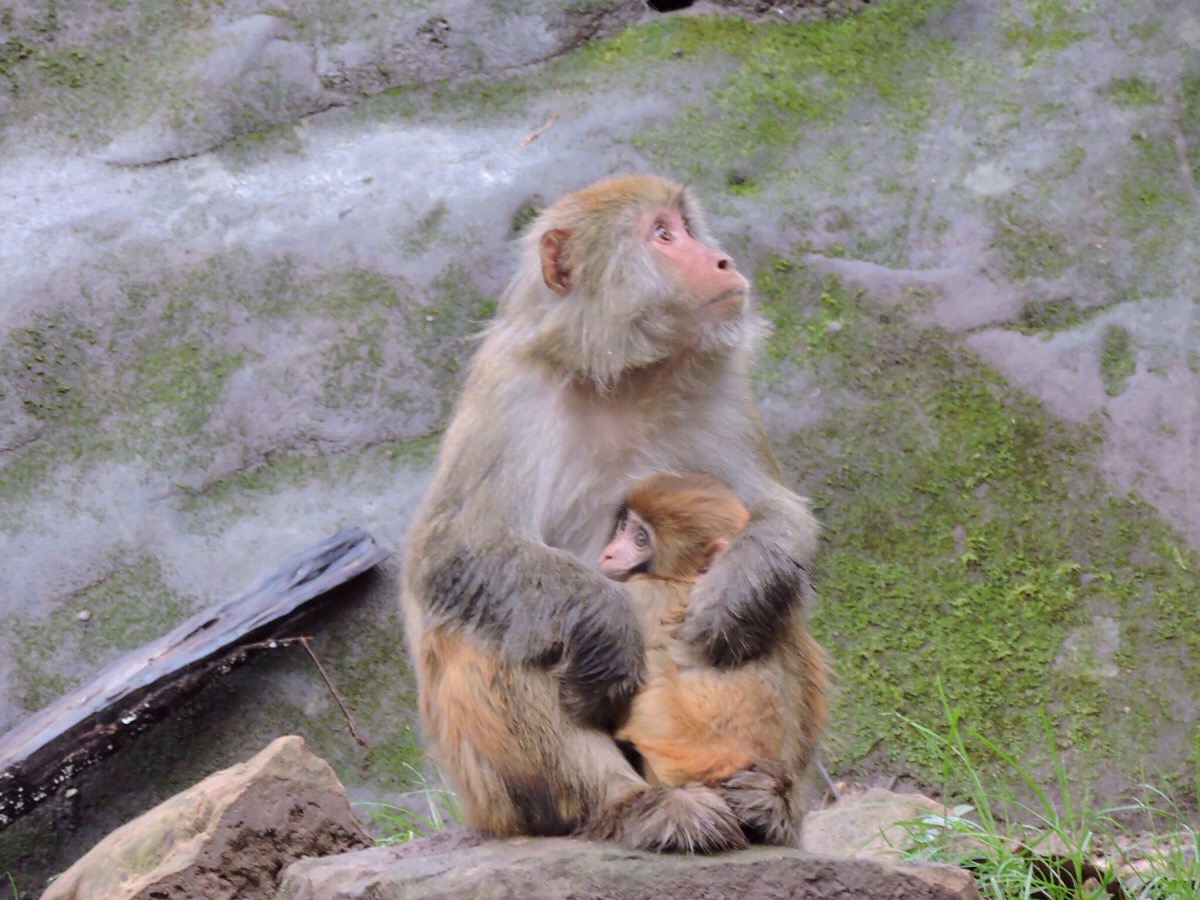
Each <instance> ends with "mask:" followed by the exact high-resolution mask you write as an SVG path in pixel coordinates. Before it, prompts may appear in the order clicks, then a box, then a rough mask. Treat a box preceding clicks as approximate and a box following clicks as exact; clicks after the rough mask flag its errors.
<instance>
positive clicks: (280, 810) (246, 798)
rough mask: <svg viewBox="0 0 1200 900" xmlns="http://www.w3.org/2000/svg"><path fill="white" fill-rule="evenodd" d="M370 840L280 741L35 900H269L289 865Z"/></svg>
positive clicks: (170, 803)
mask: <svg viewBox="0 0 1200 900" xmlns="http://www.w3.org/2000/svg"><path fill="white" fill-rule="evenodd" d="M370 843H371V842H370V840H369V839H368V837H367V835H366V833H365V832H364V831H363V830H362V827H361V826H360V825H359V824H358V822H357V821H355V819H354V816H353V815H352V814H351V812H350V804H349V801H347V799H346V792H345V789H344V788H343V787H342V785H341V783H340V782H339V781H338V780H337V777H336V776H335V775H334V774H333V770H332V769H331V768H330V767H329V764H328V763H326V762H325V761H324V760H322V759H319V758H317V757H316V756H313V755H312V754H311V753H309V752H308V749H307V748H306V747H305V746H304V740H303V739H302V738H299V737H295V736H291V737H281V738H278V739H276V740H275V741H272V742H271V744H270V745H269V746H268V747H267V748H266V749H264V750H263V751H262V752H260V753H259V754H258V755H257V756H255V757H253V758H252V759H250V760H248V761H247V762H244V763H239V764H238V765H236V766H231V767H230V768H228V769H225V770H223V771H221V772H217V773H215V774H213V775H210V776H209V777H208V778H205V779H204V780H203V781H201V782H199V783H198V784H196V785H194V786H192V787H191V788H189V789H188V790H186V791H184V792H183V793H181V794H177V795H176V796H174V797H172V798H171V799H170V800H167V801H166V802H164V803H161V804H159V805H158V806H156V807H155V808H154V809H152V810H150V811H149V812H147V813H144V814H143V815H141V816H139V817H138V818H136V819H134V820H133V821H132V822H129V823H127V824H125V825H122V826H121V827H120V828H118V829H117V830H116V831H114V832H112V833H111V834H110V835H109V836H108V837H106V838H105V839H104V840H102V841H101V842H100V843H99V844H97V845H96V846H95V847H93V848H92V849H91V850H89V851H88V853H87V854H86V855H85V856H83V857H82V858H81V859H80V860H79V861H78V862H76V863H75V864H74V865H73V866H71V868H69V869H68V870H67V871H66V872H64V873H63V874H62V875H61V876H59V877H58V878H57V879H55V880H54V882H53V883H52V884H51V885H50V887H49V889H48V890H47V891H46V892H45V893H44V894H43V895H42V900H92V898H97V897H104V898H106V900H126V898H128V900H133V898H138V900H149V898H152V897H153V898H199V897H203V898H205V900H233V898H237V900H259V898H262V900H268V898H272V897H274V896H275V892H276V887H277V885H278V880H279V876H280V873H281V872H282V871H283V870H284V868H285V867H286V866H287V864H288V863H290V862H292V861H294V860H296V859H299V858H300V857H302V856H319V855H322V854H327V853H341V852H343V851H346V850H351V849H354V848H358V847H366V846H369V845H370Z"/></svg>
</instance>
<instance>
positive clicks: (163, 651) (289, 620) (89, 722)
mask: <svg viewBox="0 0 1200 900" xmlns="http://www.w3.org/2000/svg"><path fill="white" fill-rule="evenodd" d="M386 556H387V552H386V551H385V550H383V549H382V548H381V547H380V546H379V545H378V544H376V543H375V539H374V538H372V537H371V535H369V534H368V533H367V532H365V531H363V530H362V529H361V528H347V529H344V530H342V531H339V532H338V533H337V534H335V535H333V536H332V537H329V538H326V539H325V540H324V541H322V542H321V543H319V544H316V545H315V546H313V547H310V548H309V549H307V550H304V551H302V552H300V553H297V554H296V555H295V556H292V557H290V558H289V559H287V560H286V561H285V562H283V563H281V564H280V565H279V566H278V567H277V568H276V569H275V570H274V571H273V572H272V573H271V574H270V575H268V576H267V577H266V578H264V579H263V581H262V582H261V583H260V584H259V585H258V586H257V587H256V588H254V589H252V590H251V591H250V592H249V593H247V594H244V595H242V596H240V597H238V598H236V599H234V600H231V601H229V602H228V603H225V604H223V605H222V606H218V607H216V608H214V609H211V610H207V611H205V612H202V613H200V614H199V615H196V616H193V617H192V618H190V619H188V620H187V621H186V622H184V623H183V624H182V625H180V626H179V627H177V628H175V629H174V630H173V631H171V632H170V633H168V634H166V635H164V636H163V637H161V638H158V639H157V640H154V641H151V642H150V643H148V644H144V645H143V646H141V647H139V648H137V649H136V650H131V651H129V652H128V653H126V654H125V655H124V656H122V657H121V658H120V659H117V660H116V661H115V662H113V663H112V664H110V665H109V666H108V667H107V668H105V669H104V670H103V671H101V672H100V673H99V674H98V675H96V677H95V678H93V679H92V680H91V681H90V682H88V683H87V684H84V685H81V686H80V687H78V688H76V689H75V690H73V691H71V692H70V693H69V694H67V695H66V696H64V697H61V698H60V699H58V700H56V701H55V702H54V703H52V704H50V706H48V707H46V708H45V709H43V710H42V711H41V712H38V713H35V714H34V715H32V716H30V717H29V718H28V719H26V720H25V721H24V722H22V723H21V724H20V725H18V726H17V727H16V728H14V729H13V730H12V731H10V732H9V733H8V734H6V735H4V736H3V737H0V830H3V829H4V828H6V827H8V826H9V825H11V824H12V823H13V822H15V821H16V820H17V819H19V818H20V817H21V816H23V815H25V813H27V812H29V811H30V810H31V809H33V808H34V807H36V806H37V805H38V804H39V803H41V802H43V801H44V800H46V799H48V798H49V797H51V796H52V795H53V794H55V793H56V792H57V791H59V790H61V789H62V788H64V787H66V786H67V785H68V784H69V783H70V782H71V781H72V780H74V779H75V778H76V777H77V776H78V775H79V773H80V772H82V771H83V770H84V769H87V768H88V767H90V766H92V765H94V764H95V763H97V762H99V761H100V760H102V759H104V758H105V757H106V756H109V755H110V754H112V753H114V752H116V751H117V750H118V749H119V748H121V747H123V746H124V745H126V744H127V743H129V742H130V741H131V740H132V739H133V738H135V737H136V736H137V735H139V734H141V733H142V732H143V731H145V730H146V729H147V728H149V727H150V726H151V725H153V724H154V723H156V722H158V721H160V720H162V719H163V718H165V717H166V716H167V715H168V714H169V713H170V712H171V711H172V710H173V709H175V708H176V707H177V706H178V705H179V703H180V702H181V701H182V700H183V699H185V698H187V697H188V696H190V695H191V694H193V693H194V692H195V691H197V690H198V689H199V688H200V687H202V686H203V685H204V684H205V683H206V682H207V681H208V680H209V679H211V678H212V677H213V676H215V675H221V674H225V673H226V672H229V671H230V670H232V669H233V668H234V667H236V666H237V665H239V664H240V663H242V662H244V661H245V659H246V658H247V657H248V656H249V654H250V653H251V651H253V650H258V649H264V648H267V647H270V646H271V644H272V639H275V640H280V639H286V636H287V633H288V631H289V630H294V629H295V628H296V626H297V624H298V623H299V622H300V621H301V620H302V619H303V618H305V617H306V616H307V615H309V614H311V613H312V612H313V611H314V610H315V609H317V608H319V607H320V606H321V602H320V599H323V595H326V594H327V593H328V592H329V591H330V590H332V589H333V588H335V587H337V586H339V585H341V584H344V583H345V582H347V581H349V580H351V579H352V578H355V577H357V576H358V575H361V574H363V573H364V572H366V571H367V570H369V569H371V568H373V567H374V566H375V565H377V564H378V563H380V562H382V561H383V559H384V558H385V557H386ZM302 643H303V641H302ZM305 646H306V647H307V644H305ZM309 652H310V654H311V650H310V651H309ZM318 665H319V664H318ZM326 682H327V683H328V678H326ZM335 696H336V694H335ZM338 702H339V704H341V700H340V698H338ZM343 709H344V705H343ZM355 738H356V739H357V740H359V742H360V743H361V742H362V739H361V737H359V736H358V735H357V733H356V734H355Z"/></svg>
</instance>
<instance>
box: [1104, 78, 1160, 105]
mask: <svg viewBox="0 0 1200 900" xmlns="http://www.w3.org/2000/svg"><path fill="white" fill-rule="evenodd" d="M1107 91H1108V95H1109V96H1110V97H1112V98H1113V102H1114V103H1116V104H1117V106H1122V107H1125V108H1126V109H1130V108H1134V107H1138V106H1152V105H1154V104H1156V103H1160V102H1161V100H1160V98H1159V96H1158V89H1157V88H1156V87H1155V86H1154V85H1153V84H1151V83H1150V82H1149V81H1147V80H1146V79H1144V78H1142V77H1141V76H1140V75H1131V76H1130V77H1129V78H1114V79H1113V80H1112V81H1110V82H1109V83H1108V88H1107Z"/></svg>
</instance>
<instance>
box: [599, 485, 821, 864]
mask: <svg viewBox="0 0 1200 900" xmlns="http://www.w3.org/2000/svg"><path fill="white" fill-rule="evenodd" d="M749 519H750V514H749V512H748V511H747V509H746V507H745V506H744V505H743V504H742V503H741V501H740V500H738V498H737V496H736V495H735V494H734V493H733V491H732V490H730V489H729V488H728V487H727V486H726V485H724V484H723V483H722V482H720V481H718V480H716V479H714V478H710V477H708V476H705V475H666V474H661V475H653V476H651V477H649V478H647V479H644V480H643V481H640V482H638V483H637V484H635V485H634V487H633V489H632V490H631V491H630V493H629V495H628V496H627V497H626V499H625V502H624V504H623V505H622V507H621V510H620V512H619V513H618V515H617V521H616V525H615V527H614V530H613V536H612V539H611V541H610V542H609V544H608V546H606V547H605V548H604V552H603V554H602V555H601V557H600V569H601V571H602V572H603V573H604V574H605V575H607V576H608V577H610V578H613V579H616V580H618V581H626V584H627V586H628V587H629V589H630V595H631V597H632V602H633V606H634V611H635V613H636V614H637V616H638V618H639V619H640V622H641V626H642V630H643V634H644V638H645V642H646V665H647V682H646V684H645V686H644V687H643V688H642V689H641V690H640V692H639V693H637V694H636V695H635V696H634V700H633V706H632V710H631V712H630V715H629V718H628V720H627V721H626V723H625V724H624V725H623V726H622V727H621V728H620V729H619V730H618V731H617V738H618V739H620V740H623V741H628V742H629V743H630V744H632V745H633V747H634V749H636V750H637V752H638V754H639V755H640V756H641V759H642V764H643V768H644V776H645V778H646V780H647V781H649V782H651V783H652V784H653V783H658V784H663V785H667V786H673V787H674V786H681V785H684V784H688V783H694V782H701V783H704V784H707V785H710V786H713V787H717V788H718V789H721V788H724V787H731V788H732V787H736V788H738V789H739V790H737V791H736V792H735V793H736V794H737V798H736V799H731V802H730V805H731V807H734V812H735V813H736V814H737V815H738V817H739V819H740V820H741V821H742V823H743V827H744V828H745V830H746V831H747V834H748V836H749V837H750V838H752V839H755V840H759V841H761V842H765V843H771V844H781V845H785V846H788V845H794V844H795V842H796V837H797V833H798V828H799V819H800V810H799V805H798V802H797V801H798V798H797V796H796V794H797V792H798V789H799V781H800V776H801V775H802V773H803V772H804V770H805V769H806V768H807V767H808V765H809V764H810V763H811V762H812V761H813V753H814V751H815V749H816V745H817V740H818V738H819V735H820V731H821V727H822V725H823V723H824V719H825V708H826V699H825V695H826V690H827V686H828V682H827V677H826V672H827V667H826V664H825V653H824V651H823V650H822V649H821V647H820V645H819V644H817V642H816V641H814V640H813V639H812V637H811V636H810V635H809V634H808V631H807V629H806V628H805V626H804V622H803V619H802V618H801V614H800V613H799V612H797V613H796V614H794V615H792V616H791V617H790V618H788V619H787V620H786V622H785V627H784V633H783V634H782V635H781V637H780V639H779V640H778V641H777V642H776V644H775V645H774V646H773V647H772V649H771V650H770V651H769V652H768V653H767V654H766V655H765V656H762V657H760V658H758V659H755V660H752V661H750V662H747V663H743V664H742V665H740V666H736V667H731V668H717V667H715V666H713V665H712V664H711V663H709V662H708V661H706V660H705V659H704V658H703V657H702V656H701V655H700V654H699V653H698V652H697V651H696V649H695V647H694V646H693V645H692V644H690V643H688V642H685V641H683V640H681V639H679V638H677V637H676V629H677V628H678V625H679V623H680V622H682V621H683V618H684V614H685V613H686V611H687V604H688V597H689V591H690V588H691V585H692V584H694V583H695V582H696V580H697V579H698V578H699V577H700V576H701V575H703V573H704V572H705V571H707V570H708V568H709V566H710V565H711V564H712V562H713V560H714V558H715V557H716V556H717V554H719V553H720V552H721V551H722V550H724V549H725V548H726V547H727V546H728V545H729V543H730V541H732V540H733V538H734V537H735V536H736V535H737V533H738V532H739V531H741V529H742V528H743V527H745V525H746V523H747V522H748V521H749ZM756 773H762V774H764V775H768V774H769V776H770V777H769V778H764V779H763V788H764V790H763V792H762V794H761V795H760V796H758V797H754V799H753V800H748V798H750V797H753V793H752V792H751V793H749V794H748V793H747V792H746V788H747V786H748V784H747V782H748V781H749V780H752V779H753V778H754V777H755V774H756ZM734 781H736V782H737V784H736V785H734V784H733V783H732V782H734ZM727 782H728V783H727ZM738 800H748V802H738Z"/></svg>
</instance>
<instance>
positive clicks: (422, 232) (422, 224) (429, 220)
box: [405, 203, 450, 253]
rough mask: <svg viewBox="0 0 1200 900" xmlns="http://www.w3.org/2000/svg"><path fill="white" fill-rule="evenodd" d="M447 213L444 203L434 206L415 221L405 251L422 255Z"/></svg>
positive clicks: (435, 235) (438, 230) (430, 243)
mask: <svg viewBox="0 0 1200 900" xmlns="http://www.w3.org/2000/svg"><path fill="white" fill-rule="evenodd" d="M449 212H450V209H449V207H447V206H446V204H445V203H436V204H434V206H433V208H432V209H430V210H429V212H427V213H426V214H425V215H423V216H422V217H421V218H420V219H419V220H418V221H417V226H416V228H415V230H414V231H413V234H412V235H411V236H410V237H409V239H408V241H407V242H406V245H405V249H406V250H408V251H409V252H410V253H424V252H425V251H426V250H428V249H429V247H430V246H431V245H432V244H433V242H434V240H436V239H437V236H438V233H439V232H440V231H441V230H442V223H444V222H445V221H446V215H447V214H448V213H449Z"/></svg>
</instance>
